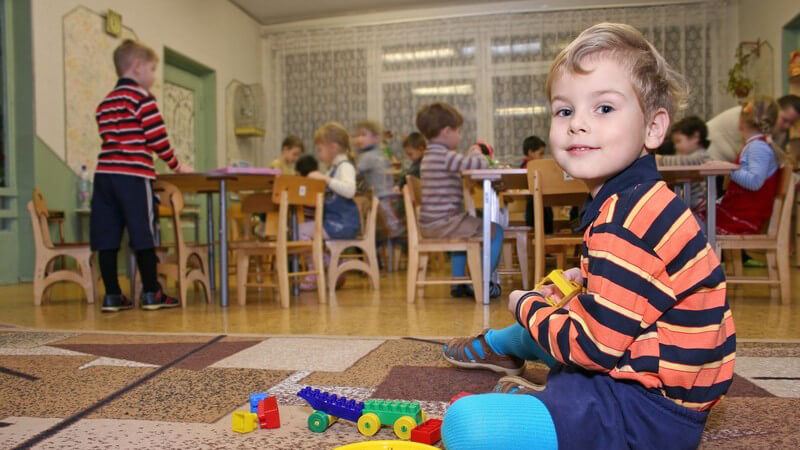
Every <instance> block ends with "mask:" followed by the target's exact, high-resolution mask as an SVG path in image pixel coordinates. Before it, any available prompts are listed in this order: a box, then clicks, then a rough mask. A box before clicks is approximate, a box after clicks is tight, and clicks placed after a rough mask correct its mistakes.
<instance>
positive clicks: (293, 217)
mask: <svg viewBox="0 0 800 450" xmlns="http://www.w3.org/2000/svg"><path fill="white" fill-rule="evenodd" d="M289 223H290V225H291V226H292V240H293V241H296V240H298V239H300V230H299V229H298V228H299V227H298V224H297V205H292V208H291V212H290V214H289ZM299 258H300V257H299V256H298V255H292V256H291V261H290V263H291V265H292V272H299V271H300V259H299ZM328 282H330V280H328ZM292 295H293V296H295V297H297V296H298V295H300V283H292Z"/></svg>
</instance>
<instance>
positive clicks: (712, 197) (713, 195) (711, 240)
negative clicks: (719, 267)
mask: <svg viewBox="0 0 800 450" xmlns="http://www.w3.org/2000/svg"><path fill="white" fill-rule="evenodd" d="M706 191H707V192H708V198H707V199H706V227H707V229H706V236H707V237H708V244H709V245H711V248H712V249H714V250H715V251H716V246H717V177H716V175H709V176H707V177H706ZM717 256H719V255H717Z"/></svg>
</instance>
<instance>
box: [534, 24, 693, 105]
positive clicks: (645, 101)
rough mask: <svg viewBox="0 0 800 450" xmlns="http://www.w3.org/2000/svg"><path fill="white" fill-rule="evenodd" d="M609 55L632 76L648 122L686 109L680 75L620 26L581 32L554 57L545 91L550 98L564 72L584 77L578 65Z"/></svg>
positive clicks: (636, 34)
mask: <svg viewBox="0 0 800 450" xmlns="http://www.w3.org/2000/svg"><path fill="white" fill-rule="evenodd" d="M600 55H604V56H609V57H611V58H613V59H614V60H615V61H617V62H618V63H619V64H621V65H623V66H625V67H626V68H627V69H628V70H630V73H631V84H632V85H633V90H634V91H635V92H636V97H637V99H638V100H639V106H640V107H641V108H642V112H644V116H645V120H649V119H650V118H651V117H652V115H653V114H654V113H655V112H656V111H657V110H658V109H659V108H664V109H665V110H666V111H667V113H668V114H669V116H670V117H675V115H676V114H677V113H678V112H679V111H680V110H682V109H683V108H685V107H686V102H687V97H688V93H687V87H686V81H685V80H684V78H683V76H682V75H681V74H680V73H678V72H677V71H675V70H674V69H673V68H672V67H670V65H669V63H667V61H666V60H665V59H664V57H663V56H661V54H660V53H658V50H656V49H655V47H653V45H652V44H651V43H650V42H648V41H647V39H646V38H645V37H644V35H642V33H641V32H639V30H637V29H636V28H634V27H632V26H630V25H626V24H621V23H599V24H597V25H594V26H592V27H589V28H587V29H586V30H584V31H583V32H582V33H581V34H580V35H579V36H578V37H577V38H575V40H574V41H572V42H570V44H569V45H567V47H566V48H564V49H563V50H561V52H560V53H559V54H558V56H556V59H555V60H554V61H553V64H552V66H551V67H550V73H549V74H548V75H547V82H546V84H545V89H546V91H547V98H548V99H550V98H552V97H551V89H552V87H553V80H554V79H555V78H556V77H557V76H560V75H563V74H564V73H565V72H572V73H577V74H586V73H588V71H587V70H586V69H584V68H583V66H582V65H581V64H582V63H583V62H584V60H585V59H586V58H588V57H590V56H595V57H597V56H600Z"/></svg>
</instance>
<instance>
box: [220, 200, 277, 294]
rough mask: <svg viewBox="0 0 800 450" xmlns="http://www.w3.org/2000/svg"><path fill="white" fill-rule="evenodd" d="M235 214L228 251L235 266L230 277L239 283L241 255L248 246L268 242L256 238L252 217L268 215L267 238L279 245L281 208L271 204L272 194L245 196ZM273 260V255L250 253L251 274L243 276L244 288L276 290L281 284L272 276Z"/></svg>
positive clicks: (265, 228)
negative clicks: (279, 210)
mask: <svg viewBox="0 0 800 450" xmlns="http://www.w3.org/2000/svg"><path fill="white" fill-rule="evenodd" d="M235 213H236V214H235V215H234V217H235V221H236V222H235V227H234V230H235V231H234V232H233V233H232V234H231V236H232V238H231V239H230V240H229V244H228V245H229V247H228V248H229V250H230V252H231V261H232V264H231V266H232V267H233V268H232V270H231V272H230V274H231V275H234V274H235V275H236V276H237V283H238V280H239V278H238V277H239V274H238V267H237V266H238V261H239V253H240V252H241V251H243V249H244V248H245V247H251V248H260V246H259V242H263V241H264V240H265V239H260V238H258V237H256V236H255V235H254V233H253V232H252V225H251V222H250V218H251V217H252V216H253V215H255V214H263V215H265V216H266V218H267V220H266V222H265V227H264V232H265V233H264V234H265V236H264V237H265V238H266V240H268V241H271V242H276V239H277V234H278V205H276V204H275V203H273V202H272V194H270V193H266V192H258V193H254V194H248V195H244V196H242V197H241V202H240V204H239V205H237V208H236V211H235ZM229 217H230V216H229ZM245 251H246V250H245ZM274 261H275V254H274V252H267V251H265V252H262V253H255V254H253V252H250V253H248V264H247V269H248V272H247V273H246V274H243V279H244V281H243V283H244V284H243V286H244V289H245V290H246V289H248V288H258V289H263V288H275V289H277V288H278V283H277V280H276V279H275V277H274V276H273V275H274V272H272V271H273V269H274ZM271 272H272V273H271ZM237 289H238V286H237Z"/></svg>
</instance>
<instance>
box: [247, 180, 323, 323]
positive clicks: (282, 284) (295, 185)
mask: <svg viewBox="0 0 800 450" xmlns="http://www.w3.org/2000/svg"><path fill="white" fill-rule="evenodd" d="M270 200H271V202H267V199H266V198H262V200H261V204H262V205H263V206H262V207H261V209H262V211H258V212H266V213H267V229H268V230H269V229H270V228H271V227H272V226H273V225H271V224H270V216H273V217H275V216H276V215H275V214H274V208H275V206H274V205H277V209H278V214H277V217H276V225H275V227H276V232H275V235H276V238H275V240H266V241H257V242H247V243H236V242H234V243H232V248H235V249H236V250H237V257H236V265H237V267H236V296H237V300H238V302H239V304H240V305H244V304H246V302H247V273H248V270H249V266H250V256H254V255H266V256H270V255H271V256H273V257H274V258H275V268H276V271H277V276H278V288H279V291H280V299H281V306H282V307H284V308H288V307H289V277H290V276H291V277H300V276H305V275H316V277H317V295H318V296H319V302H320V303H326V302H327V297H326V290H325V264H324V261H323V257H322V255H323V238H322V213H323V207H324V204H325V182H324V181H320V180H313V179H309V178H306V177H299V176H291V175H280V176H278V177H277V178H276V180H275V185H274V187H273V191H272V197H271V199H270ZM270 203H271V204H272V206H271V205H270ZM293 205H294V206H298V207H302V206H313V207H314V208H315V209H314V238H313V240H311V241H295V240H289V207H290V206H293ZM243 208H245V207H244V206H243ZM252 208H253V207H251V206H247V207H246V208H245V209H246V210H247V211H250V210H251V209H252ZM270 211H272V214H270V213H269V212H270ZM309 251H311V253H312V258H313V260H314V266H315V268H314V269H313V270H305V271H299V272H289V261H288V257H289V255H290V254H293V255H299V254H302V253H308V252H309Z"/></svg>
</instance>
